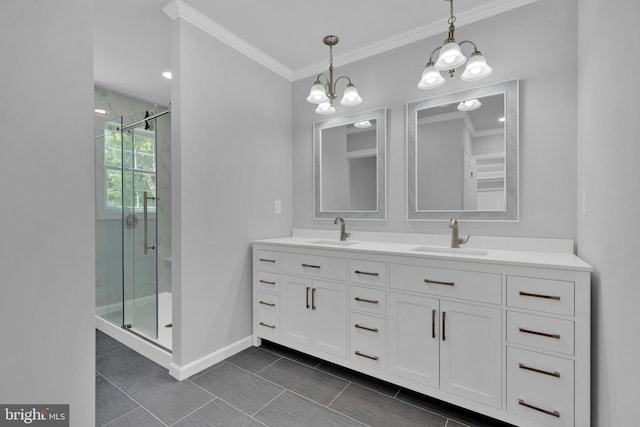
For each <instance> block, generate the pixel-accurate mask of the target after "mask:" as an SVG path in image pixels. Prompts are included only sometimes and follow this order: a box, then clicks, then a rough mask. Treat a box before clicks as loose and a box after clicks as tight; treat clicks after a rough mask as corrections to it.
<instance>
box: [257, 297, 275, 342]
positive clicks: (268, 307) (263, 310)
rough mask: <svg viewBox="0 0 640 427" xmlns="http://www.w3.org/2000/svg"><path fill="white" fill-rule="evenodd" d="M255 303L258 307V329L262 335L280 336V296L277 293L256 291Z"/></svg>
mask: <svg viewBox="0 0 640 427" xmlns="http://www.w3.org/2000/svg"><path fill="white" fill-rule="evenodd" d="M255 304H256V305H257V307H258V318H257V319H256V320H255V322H256V325H255V327H256V330H257V331H258V335H260V336H261V337H269V336H278V335H279V334H280V331H279V326H280V298H279V297H278V296H276V295H271V294H265V293H262V292H258V293H256V301H255Z"/></svg>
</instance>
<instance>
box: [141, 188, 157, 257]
mask: <svg viewBox="0 0 640 427" xmlns="http://www.w3.org/2000/svg"><path fill="white" fill-rule="evenodd" d="M147 194H148V193H147V192H146V191H145V192H143V198H142V199H143V204H142V216H143V218H144V242H142V246H143V247H144V254H145V255H146V254H147V251H148V250H149V249H154V250H155V248H156V247H155V245H154V246H149V241H148V240H149V238H148V237H149V233H148V229H147V202H148V201H149V200H156V198H155V197H153V196H148V195H147Z"/></svg>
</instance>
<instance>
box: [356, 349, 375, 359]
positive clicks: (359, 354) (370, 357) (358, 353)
mask: <svg viewBox="0 0 640 427" xmlns="http://www.w3.org/2000/svg"><path fill="white" fill-rule="evenodd" d="M355 354H356V356H360V357H366V358H367V359H371V360H378V359H380V358H379V357H378V356H369V355H368V354H364V353H360V352H359V351H358V350H356V352H355Z"/></svg>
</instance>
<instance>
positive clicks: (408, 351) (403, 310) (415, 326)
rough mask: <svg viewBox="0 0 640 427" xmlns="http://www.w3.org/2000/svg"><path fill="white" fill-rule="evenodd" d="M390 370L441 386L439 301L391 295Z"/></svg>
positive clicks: (427, 383) (409, 377) (424, 382)
mask: <svg viewBox="0 0 640 427" xmlns="http://www.w3.org/2000/svg"><path fill="white" fill-rule="evenodd" d="M387 336H388V337H389V370H390V372H391V373H392V374H395V375H398V376H401V377H404V378H407V379H410V380H412V381H416V382H419V383H422V384H426V385H429V386H432V387H438V383H439V380H438V357H439V356H438V347H439V343H438V340H439V316H438V300H437V299H432V298H424V297H417V296H412V295H404V294H397V293H393V292H392V293H390V294H389V333H388V335H387Z"/></svg>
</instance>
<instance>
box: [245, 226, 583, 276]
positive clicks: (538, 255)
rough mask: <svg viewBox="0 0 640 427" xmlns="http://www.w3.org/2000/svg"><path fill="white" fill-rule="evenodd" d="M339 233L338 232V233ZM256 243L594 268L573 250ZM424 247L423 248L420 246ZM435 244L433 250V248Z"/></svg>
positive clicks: (287, 240)
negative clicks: (572, 251)
mask: <svg viewBox="0 0 640 427" xmlns="http://www.w3.org/2000/svg"><path fill="white" fill-rule="evenodd" d="M334 234H335V233H334ZM254 243H255V244H260V243H265V244H272V245H278V246H283V247H286V246H294V247H299V248H315V249H323V250H330V251H331V250H334V251H343V252H365V253H374V254H388V255H405V256H406V255H410V256H413V257H421V258H431V259H447V260H454V261H473V262H481V263H491V264H510V265H520V266H528V267H544V268H556V269H563V270H578V271H588V272H590V271H593V267H591V266H590V265H589V264H587V263H586V262H584V261H583V260H582V259H580V258H578V257H577V256H576V255H574V254H573V253H571V252H566V251H564V252H561V251H539V250H513V249H493V248H486V249H485V248H465V247H462V248H460V249H459V250H457V249H450V248H447V247H446V246H440V245H433V244H418V243H415V242H411V243H406V242H403V243H399V242H388V241H370V240H359V239H357V238H355V239H353V240H351V239H350V240H348V241H347V242H346V244H345V242H340V241H339V240H338V239H337V238H335V237H334V238H333V239H328V238H324V237H315V238H314V237H306V236H305V237H277V238H272V239H264V240H256V241H254ZM417 248H422V249H423V250H416V249H417ZM431 248H433V252H429V250H431Z"/></svg>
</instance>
